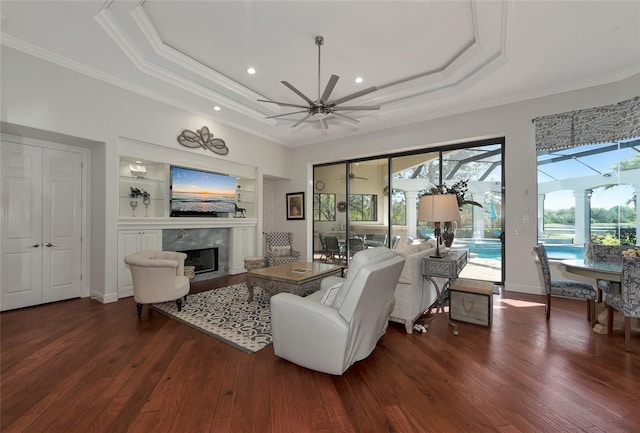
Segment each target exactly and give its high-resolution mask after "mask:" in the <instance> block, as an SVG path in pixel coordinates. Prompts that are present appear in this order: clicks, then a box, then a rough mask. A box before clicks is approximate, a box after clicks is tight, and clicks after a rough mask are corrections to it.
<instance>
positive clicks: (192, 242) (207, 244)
mask: <svg viewBox="0 0 640 433" xmlns="http://www.w3.org/2000/svg"><path fill="white" fill-rule="evenodd" d="M183 219H186V218H183ZM230 233H231V230H230V229H228V228H184V229H164V230H162V249H163V250H165V251H181V252H183V253H185V254H187V260H186V261H185V265H186V266H195V268H196V278H195V280H194V281H201V280H207V279H209V278H215V277H221V276H223V275H229V263H230V252H231V248H230V247H229V246H230V245H231V239H230V237H231V236H230Z"/></svg>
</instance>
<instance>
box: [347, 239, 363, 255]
mask: <svg viewBox="0 0 640 433" xmlns="http://www.w3.org/2000/svg"><path fill="white" fill-rule="evenodd" d="M366 248H367V247H366V246H365V244H364V241H363V240H362V239H361V238H359V237H353V238H351V239H349V257H353V255H354V254H355V253H357V252H358V251H363V250H365V249H366Z"/></svg>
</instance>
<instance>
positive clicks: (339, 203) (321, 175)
mask: <svg viewBox="0 0 640 433" xmlns="http://www.w3.org/2000/svg"><path fill="white" fill-rule="evenodd" d="M503 147H504V139H495V140H485V141H482V142H474V143H466V144H461V145H456V146H448V147H443V148H430V149H425V150H423V151H417V152H411V153H404V154H398V155H387V156H385V157H379V158H372V159H362V160H352V161H344V162H337V163H334V164H323V165H318V166H315V167H314V201H313V203H314V210H313V218H314V259H316V260H323V261H341V262H344V263H348V261H349V259H350V257H351V256H352V255H353V254H354V253H356V252H357V251H359V250H361V249H363V248H368V247H371V246H378V245H385V246H388V247H391V248H393V247H394V246H395V245H397V244H398V243H400V242H404V243H414V242H422V241H424V240H426V239H428V238H431V237H433V236H434V233H433V230H432V228H431V226H430V224H428V223H425V222H420V221H418V201H419V199H420V196H421V195H422V194H424V193H425V192H426V191H429V190H431V189H432V188H435V187H438V186H440V185H444V186H446V187H452V186H456V187H458V188H462V190H461V192H463V193H464V198H465V199H466V201H467V202H468V203H466V204H464V205H463V206H462V208H461V214H462V220H461V225H460V226H459V227H457V228H456V231H455V238H454V240H453V244H452V248H467V249H469V251H470V253H471V254H470V261H469V264H468V265H467V267H466V268H465V269H464V271H463V273H462V276H463V277H465V278H472V279H480V280H487V281H494V282H497V283H502V282H503V281H504V269H503V247H504V236H503V221H502V215H503V212H502V209H503V206H504V194H503V166H502V160H503V158H502V152H503ZM472 203H475V205H474V204H472ZM325 237H331V238H334V237H335V238H337V240H338V242H339V244H340V248H341V250H340V253H339V254H337V255H336V254H333V252H331V254H330V257H327V254H326V248H325V246H323V242H322V240H323V239H324V238H325Z"/></svg>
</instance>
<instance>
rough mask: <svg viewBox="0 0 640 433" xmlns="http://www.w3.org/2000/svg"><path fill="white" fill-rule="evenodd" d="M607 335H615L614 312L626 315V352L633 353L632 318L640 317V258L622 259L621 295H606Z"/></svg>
mask: <svg viewBox="0 0 640 433" xmlns="http://www.w3.org/2000/svg"><path fill="white" fill-rule="evenodd" d="M604 301H605V303H606V304H607V310H608V316H607V334H609V335H611V334H612V333H613V314H614V311H613V310H617V311H620V312H621V313H622V314H623V315H624V350H626V351H627V352H631V318H632V317H640V257H623V258H622V280H621V283H620V293H606V292H605V293H604Z"/></svg>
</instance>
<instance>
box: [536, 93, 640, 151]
mask: <svg viewBox="0 0 640 433" xmlns="http://www.w3.org/2000/svg"><path fill="white" fill-rule="evenodd" d="M533 122H534V124H535V127H536V150H538V151H541V150H552V149H566V148H569V147H575V146H582V145H585V144H596V143H612V142H616V141H621V140H628V139H630V138H635V137H638V136H640V96H636V97H634V98H632V99H629V100H626V101H622V102H619V103H617V104H611V105H605V106H602V107H594V108H588V109H585V110H575V111H568V112H566V113H559V114H551V115H548V116H542V117H536V118H535V119H533Z"/></svg>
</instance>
